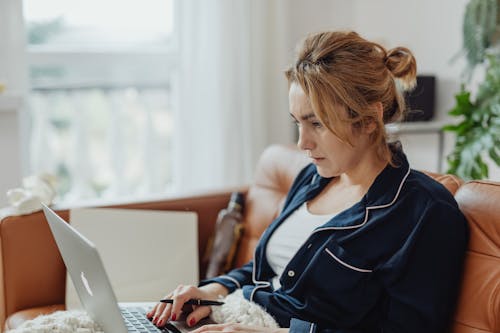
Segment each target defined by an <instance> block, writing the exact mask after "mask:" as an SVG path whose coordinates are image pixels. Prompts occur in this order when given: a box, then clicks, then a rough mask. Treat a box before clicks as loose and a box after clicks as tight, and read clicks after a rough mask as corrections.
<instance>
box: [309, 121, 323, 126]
mask: <svg viewBox="0 0 500 333" xmlns="http://www.w3.org/2000/svg"><path fill="white" fill-rule="evenodd" d="M311 125H312V126H313V127H314V128H322V127H323V124H322V123H320V122H319V121H313V122H311Z"/></svg>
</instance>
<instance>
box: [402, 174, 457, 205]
mask: <svg viewBox="0 0 500 333" xmlns="http://www.w3.org/2000/svg"><path fill="white" fill-rule="evenodd" d="M402 190H403V192H404V193H406V194H408V196H409V197H410V198H412V199H413V200H418V201H419V202H421V203H425V205H426V206H429V207H441V206H442V207H443V208H446V209H450V210H453V211H458V210H459V208H458V204H457V202H456V200H455V198H454V197H453V195H452V193H451V192H450V191H449V190H448V189H447V188H446V187H445V186H444V185H443V184H441V183H440V182H438V181H436V180H435V179H433V178H431V177H429V176H428V175H426V174H424V173H422V172H420V171H416V170H411V171H410V174H409V175H408V178H407V179H406V183H405V186H404V187H403V189H402Z"/></svg>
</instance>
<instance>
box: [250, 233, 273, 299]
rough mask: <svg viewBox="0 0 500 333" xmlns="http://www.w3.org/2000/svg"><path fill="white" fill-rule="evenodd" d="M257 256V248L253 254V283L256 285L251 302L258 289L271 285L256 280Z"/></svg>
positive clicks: (251, 295)
mask: <svg viewBox="0 0 500 333" xmlns="http://www.w3.org/2000/svg"><path fill="white" fill-rule="evenodd" d="M261 237H262V236H261ZM256 254H257V248H255V250H254V253H253V267H252V282H253V283H254V284H255V288H253V290H252V293H251V294H250V301H253V295H254V294H255V292H256V291H257V290H258V289H261V288H267V287H269V286H270V285H271V283H270V282H268V281H257V279H256V278H255V258H256Z"/></svg>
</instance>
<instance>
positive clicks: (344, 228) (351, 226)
mask: <svg viewBox="0 0 500 333" xmlns="http://www.w3.org/2000/svg"><path fill="white" fill-rule="evenodd" d="M410 171H411V168H410V167H408V171H407V172H406V174H405V175H404V177H403V179H402V180H401V183H400V184H399V188H398V191H397V192H396V195H395V196H394V198H393V199H392V201H391V202H389V203H387V204H384V205H379V206H370V207H366V210H365V219H364V220H363V222H361V223H360V224H356V225H350V226H347V227H326V228H319V229H316V230H314V231H313V232H312V233H311V235H312V234H314V233H316V232H318V231H323V230H346V229H356V228H359V227H362V226H363V225H365V224H366V222H368V215H369V210H370V209H380V208H387V207H389V206H392V205H393V204H394V203H395V202H396V200H397V199H398V197H399V194H400V193H401V189H402V188H403V184H404V182H405V181H406V178H408V176H409V175H410Z"/></svg>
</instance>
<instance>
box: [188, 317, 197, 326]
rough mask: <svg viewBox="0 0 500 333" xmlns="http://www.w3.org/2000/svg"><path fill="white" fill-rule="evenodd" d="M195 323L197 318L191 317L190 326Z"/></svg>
mask: <svg viewBox="0 0 500 333" xmlns="http://www.w3.org/2000/svg"><path fill="white" fill-rule="evenodd" d="M195 323H196V320H195V319H194V318H191V320H190V321H189V327H191V326H194V324H195Z"/></svg>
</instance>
